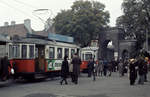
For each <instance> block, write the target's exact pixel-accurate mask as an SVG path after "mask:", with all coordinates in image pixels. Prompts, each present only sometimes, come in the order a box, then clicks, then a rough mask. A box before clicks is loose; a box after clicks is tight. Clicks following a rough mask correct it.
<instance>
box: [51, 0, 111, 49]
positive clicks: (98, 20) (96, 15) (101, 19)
mask: <svg viewBox="0 0 150 97" xmlns="http://www.w3.org/2000/svg"><path fill="white" fill-rule="evenodd" d="M104 9H105V5H104V4H102V3H100V2H96V1H91V2H90V1H83V0H79V1H75V2H74V3H73V5H72V6H71V9H69V10H62V11H61V12H60V13H58V14H57V16H56V17H55V18H54V24H53V25H54V27H55V30H56V32H58V33H60V34H64V35H69V36H73V37H74V39H75V42H77V43H79V44H81V45H82V46H87V45H88V43H89V42H90V41H91V40H92V39H96V38H97V36H98V33H99V32H100V31H101V29H103V28H105V27H107V26H108V25H107V24H108V23H109V13H108V11H104Z"/></svg>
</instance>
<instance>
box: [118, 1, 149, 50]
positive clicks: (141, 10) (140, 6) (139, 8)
mask: <svg viewBox="0 0 150 97" xmlns="http://www.w3.org/2000/svg"><path fill="white" fill-rule="evenodd" d="M122 9H123V12H124V15H122V16H120V17H118V19H117V26H118V27H121V28H123V29H124V31H125V34H126V36H127V37H129V38H132V37H134V38H135V36H136V39H137V49H141V48H142V46H143V43H144V41H145V37H146V36H145V35H146V32H148V33H149V32H150V28H149V27H150V0H124V1H123V4H122Z"/></svg>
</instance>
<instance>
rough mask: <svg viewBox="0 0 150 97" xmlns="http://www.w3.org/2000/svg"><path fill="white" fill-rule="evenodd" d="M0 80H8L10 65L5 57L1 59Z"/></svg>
mask: <svg viewBox="0 0 150 97" xmlns="http://www.w3.org/2000/svg"><path fill="white" fill-rule="evenodd" d="M1 65H2V66H1V70H2V71H1V78H2V81H5V80H7V79H8V78H9V70H8V68H9V67H10V68H11V64H10V62H9V60H8V57H7V56H5V57H4V58H2V59H1Z"/></svg>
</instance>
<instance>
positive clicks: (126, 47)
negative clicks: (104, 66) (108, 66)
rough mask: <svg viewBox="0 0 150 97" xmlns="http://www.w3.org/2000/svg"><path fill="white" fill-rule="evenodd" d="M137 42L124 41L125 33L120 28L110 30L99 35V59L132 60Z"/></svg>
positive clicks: (131, 40)
mask: <svg viewBox="0 0 150 97" xmlns="http://www.w3.org/2000/svg"><path fill="white" fill-rule="evenodd" d="M135 43H136V40H133V39H130V40H125V39H124V32H123V30H122V29H120V28H116V27H113V28H109V29H106V30H103V31H101V32H100V33H99V53H98V56H99V59H100V60H107V61H112V60H118V59H124V58H130V57H131V55H130V53H131V51H132V48H134V47H135Z"/></svg>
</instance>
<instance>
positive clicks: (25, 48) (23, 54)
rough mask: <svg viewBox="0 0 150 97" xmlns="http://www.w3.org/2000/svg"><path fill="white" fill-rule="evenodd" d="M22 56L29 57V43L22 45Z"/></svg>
mask: <svg viewBox="0 0 150 97" xmlns="http://www.w3.org/2000/svg"><path fill="white" fill-rule="evenodd" d="M22 58H27V45H22Z"/></svg>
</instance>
